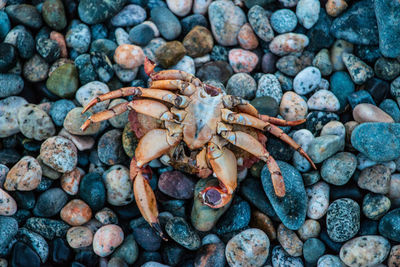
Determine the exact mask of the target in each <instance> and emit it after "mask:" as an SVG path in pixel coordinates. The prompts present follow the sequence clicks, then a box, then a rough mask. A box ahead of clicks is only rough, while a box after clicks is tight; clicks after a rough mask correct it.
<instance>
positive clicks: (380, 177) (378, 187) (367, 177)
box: [357, 164, 391, 194]
mask: <svg viewBox="0 0 400 267" xmlns="http://www.w3.org/2000/svg"><path fill="white" fill-rule="evenodd" d="M390 176H391V175H390V169H389V168H387V167H386V166H384V165H381V164H378V165H374V166H372V167H368V168H365V169H364V170H362V171H361V173H360V175H359V177H358V181H357V184H358V186H359V187H360V188H362V189H366V190H369V191H371V192H374V193H378V194H386V193H388V192H389V188H390Z"/></svg>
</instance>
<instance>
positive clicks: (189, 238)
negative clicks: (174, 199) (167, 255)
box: [165, 217, 200, 250]
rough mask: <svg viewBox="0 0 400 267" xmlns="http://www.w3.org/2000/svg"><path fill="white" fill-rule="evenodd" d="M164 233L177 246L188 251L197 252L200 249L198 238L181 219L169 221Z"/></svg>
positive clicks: (175, 218) (176, 218)
mask: <svg viewBox="0 0 400 267" xmlns="http://www.w3.org/2000/svg"><path fill="white" fill-rule="evenodd" d="M165 231H166V232H167V233H168V235H169V236H170V237H171V238H172V239H173V240H175V241H176V242H177V243H178V244H180V245H182V246H183V247H185V248H187V249H189V250H197V249H198V248H199V247H200V237H199V236H198V235H197V233H196V232H195V231H194V230H193V229H192V228H191V227H190V226H189V224H188V223H187V222H186V221H185V220H184V219H183V218H181V217H174V218H171V219H169V220H168V222H167V224H166V226H165Z"/></svg>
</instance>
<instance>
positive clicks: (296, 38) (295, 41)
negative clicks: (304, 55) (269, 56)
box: [269, 33, 310, 56]
mask: <svg viewBox="0 0 400 267" xmlns="http://www.w3.org/2000/svg"><path fill="white" fill-rule="evenodd" d="M309 42H310V40H309V39H308V37H307V36H306V35H304V34H300V33H284V34H281V35H278V36H276V37H275V38H274V39H273V40H272V42H271V43H270V44H269V49H270V51H271V52H272V53H274V54H275V55H277V56H284V55H288V54H290V53H296V52H302V51H303V49H304V48H305V47H306V46H308V44H309Z"/></svg>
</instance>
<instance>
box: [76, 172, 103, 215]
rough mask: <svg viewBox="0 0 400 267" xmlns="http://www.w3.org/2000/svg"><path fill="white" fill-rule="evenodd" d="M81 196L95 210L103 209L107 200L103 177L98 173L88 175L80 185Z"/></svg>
mask: <svg viewBox="0 0 400 267" xmlns="http://www.w3.org/2000/svg"><path fill="white" fill-rule="evenodd" d="M79 196H80V197H81V198H82V200H83V201H84V202H86V203H87V204H88V205H89V206H90V207H91V208H92V209H93V210H100V209H101V208H103V206H104V203H105V200H106V191H105V188H104V184H103V182H102V179H101V176H100V175H99V174H97V173H88V174H86V175H85V176H84V177H83V178H82V180H81V183H80V184H79Z"/></svg>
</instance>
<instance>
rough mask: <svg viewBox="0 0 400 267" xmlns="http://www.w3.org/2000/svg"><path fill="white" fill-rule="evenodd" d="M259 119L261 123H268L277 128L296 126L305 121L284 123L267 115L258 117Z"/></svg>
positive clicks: (284, 121)
mask: <svg viewBox="0 0 400 267" xmlns="http://www.w3.org/2000/svg"><path fill="white" fill-rule="evenodd" d="M259 118H260V120H262V121H265V122H269V123H272V124H275V125H278V126H297V125H300V124H303V123H305V122H306V121H307V120H306V119H302V120H297V121H286V120H282V119H278V118H274V117H270V116H267V115H259Z"/></svg>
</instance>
